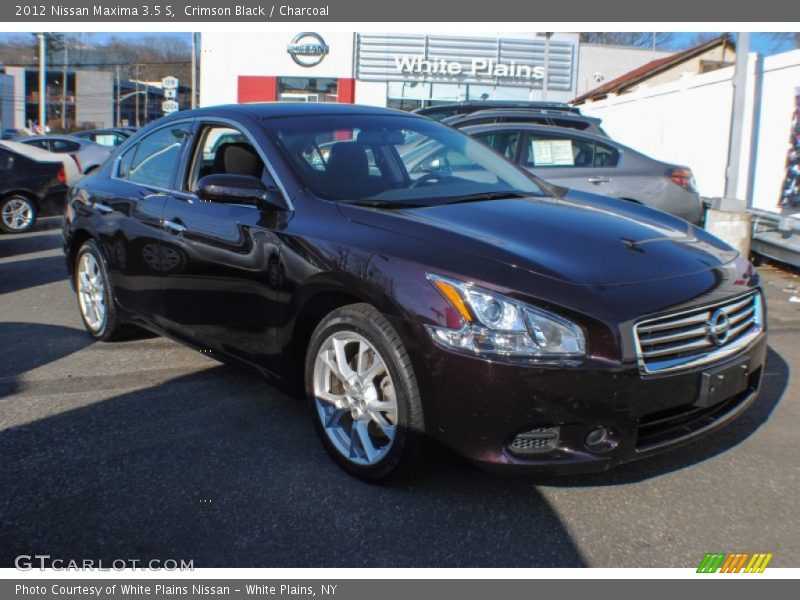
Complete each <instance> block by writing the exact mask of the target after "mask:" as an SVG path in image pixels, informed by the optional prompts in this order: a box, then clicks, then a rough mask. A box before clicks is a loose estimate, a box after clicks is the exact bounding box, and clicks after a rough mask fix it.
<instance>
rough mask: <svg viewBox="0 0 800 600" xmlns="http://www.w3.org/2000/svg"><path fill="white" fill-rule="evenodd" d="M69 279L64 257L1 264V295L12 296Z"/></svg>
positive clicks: (30, 259)
mask: <svg viewBox="0 0 800 600" xmlns="http://www.w3.org/2000/svg"><path fill="white" fill-rule="evenodd" d="M65 279H67V269H66V264H65V261H64V257H63V256H42V257H39V258H27V259H24V260H15V261H13V262H6V263H0V294H10V293H11V292H18V291H20V290H25V289H29V288H32V287H36V286H39V285H46V284H48V283H55V282H56V281H64V280H65Z"/></svg>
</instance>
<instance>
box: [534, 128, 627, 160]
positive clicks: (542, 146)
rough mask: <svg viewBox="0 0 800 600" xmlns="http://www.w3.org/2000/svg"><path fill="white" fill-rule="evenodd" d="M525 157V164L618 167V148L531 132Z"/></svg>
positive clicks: (579, 139) (589, 141)
mask: <svg viewBox="0 0 800 600" xmlns="http://www.w3.org/2000/svg"><path fill="white" fill-rule="evenodd" d="M525 150H526V151H525V153H524V156H523V157H522V165H523V166H525V167H529V168H537V169H538V168H543V167H577V168H592V167H615V166H616V165H617V162H618V161H619V152H617V150H615V149H614V148H612V147H610V146H606V145H605V144H598V143H596V142H594V141H592V140H585V139H581V138H572V137H566V136H553V135H542V134H530V135H529V136H528V143H527V145H526V148H525Z"/></svg>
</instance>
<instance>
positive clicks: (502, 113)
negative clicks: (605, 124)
mask: <svg viewBox="0 0 800 600" xmlns="http://www.w3.org/2000/svg"><path fill="white" fill-rule="evenodd" d="M537 115H541V116H545V117H547V116H550V117H554V118H558V119H567V120H569V121H576V122H584V123H595V124H597V125H599V124H600V123H601V122H602V120H601V119H598V118H597V117H587V116H585V115H578V114H575V113H571V112H562V111H553V110H550V111H548V110H546V109H541V108H490V109H487V110H479V111H476V112H473V113H469V114H466V115H458V116H454V117H450V118H448V119H445V120H444V121H443V122H444V123H447V124H449V125H452V124H453V123H460V122H462V121H470V120H473V119H480V118H486V117H489V118H492V117H531V116H537Z"/></svg>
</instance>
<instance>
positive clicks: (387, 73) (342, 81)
mask: <svg viewBox="0 0 800 600" xmlns="http://www.w3.org/2000/svg"><path fill="white" fill-rule="evenodd" d="M592 47H593V46H592V45H584V46H583V47H582V46H581V43H580V36H579V34H578V33H553V34H550V33H517V34H512V33H508V34H506V33H503V34H500V33H487V34H484V35H480V36H479V35H474V36H473V35H469V36H467V35H460V36H454V35H443V34H418V35H409V34H376V33H346V32H324V31H322V32H278V33H218V32H208V33H203V34H202V38H201V57H200V105H201V106H211V105H215V104H228V103H236V102H264V101H276V100H283V101H306V102H349V103H353V102H355V103H358V104H368V105H375V106H389V107H394V108H400V109H405V110H413V109H415V108H419V107H422V106H430V105H435V104H443V103H449V102H456V101H460V100H481V99H483V100H548V101H563V102H567V101H569V100H571V99H572V98H574V97H576V96H577V95H579V93H581V92H582V91H584V90H585V89H586V88H587V87H593V86H590V85H589V82H588V79H587V78H591V77H594V76H595V72H596V71H597V62H598V61H597V60H594V61H593V60H592V59H593V54H592V50H591V48H592ZM594 48H597V49H598V50H597V53H602V55H603V57H605V58H606V61H605V62H606V63H607V66H606V71H605V72H604V73H603V76H604V77H606V78H613V77H616V76H618V75H619V74H621V73H624V72H626V71H627V70H629V69H630V68H631V65H635V66H636V65H640V64H643V63H646V62H648V61H650V60H653V59H654V58H657V57H661V56H664V53H663V52H656V53H653V52H648V51H643V50H638V49H632V48H624V47H610V46H594ZM583 63H585V64H587V65H588V68H589V69H590V70H591V71H592V72H591V73H587V72H583V71H582V64H583ZM582 82H584V83H585V84H584V83H582Z"/></svg>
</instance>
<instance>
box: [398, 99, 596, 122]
mask: <svg viewBox="0 0 800 600" xmlns="http://www.w3.org/2000/svg"><path fill="white" fill-rule="evenodd" d="M492 108H502V109H506V110H508V109H512V108H527V109H531V108H532V109H538V110H549V111H555V112H569V113H574V114H576V115H579V114H581V111H580V109H579V108H578V107H577V106H572V105H571V104H566V103H565V102H545V101H538V100H531V101H523V100H463V101H461V102H453V103H452V104H439V105H437V106H426V107H424V108H418V109H417V110H415V111H414V112H415V113H416V114H418V115H423V116H426V117H428V118H429V119H434V120H436V121H441V120H442V119H446V118H448V117H455V116H460V115H468V114H470V113H474V112H477V111H479V110H489V109H492Z"/></svg>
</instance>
